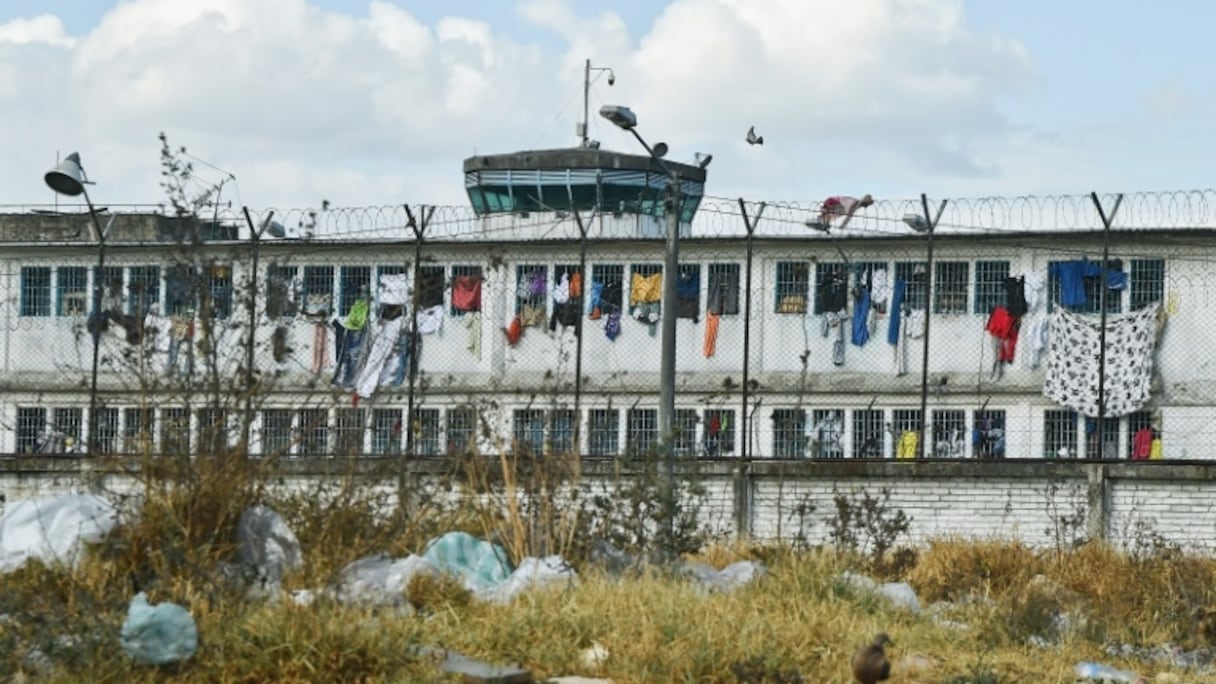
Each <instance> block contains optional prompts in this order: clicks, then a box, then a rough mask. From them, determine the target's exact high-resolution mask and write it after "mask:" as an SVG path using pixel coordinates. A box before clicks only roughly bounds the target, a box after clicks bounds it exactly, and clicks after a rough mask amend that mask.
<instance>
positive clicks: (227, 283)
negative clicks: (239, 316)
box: [205, 261, 233, 318]
mask: <svg viewBox="0 0 1216 684" xmlns="http://www.w3.org/2000/svg"><path fill="white" fill-rule="evenodd" d="M205 280H206V286H207V289H206V291H205V293H206V294H207V296H208V297H209V298H210V300H209V301H208V302H207V307H208V313H209V314H210V315H211V316H212V317H214V318H228V317H229V316H231V315H232V293H233V290H232V264H227V263H221V262H216V261H212V262H211V265H210V266H209V267H208V269H207V277H206V279H205Z"/></svg>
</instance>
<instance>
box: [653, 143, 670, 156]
mask: <svg viewBox="0 0 1216 684" xmlns="http://www.w3.org/2000/svg"><path fill="white" fill-rule="evenodd" d="M654 156H656V157H658V158H659V159H662V158H663V157H666V156H667V143H665V142H657V143H655V144H654Z"/></svg>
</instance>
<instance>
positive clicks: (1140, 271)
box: [1128, 259, 1165, 311]
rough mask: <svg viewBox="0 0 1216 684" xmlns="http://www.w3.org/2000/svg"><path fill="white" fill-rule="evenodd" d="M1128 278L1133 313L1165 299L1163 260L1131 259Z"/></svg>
mask: <svg viewBox="0 0 1216 684" xmlns="http://www.w3.org/2000/svg"><path fill="white" fill-rule="evenodd" d="M1129 277H1130V279H1131V283H1130V284H1129V287H1130V289H1131V293H1130V297H1129V298H1130V300H1131V301H1130V304H1129V305H1128V306H1130V307H1131V309H1132V310H1133V311H1135V310H1137V309H1143V308H1144V307H1146V306H1148V305H1149V304H1152V303H1154V302H1160V301H1162V300H1164V299H1165V259H1132V260H1131V273H1130V274H1129Z"/></svg>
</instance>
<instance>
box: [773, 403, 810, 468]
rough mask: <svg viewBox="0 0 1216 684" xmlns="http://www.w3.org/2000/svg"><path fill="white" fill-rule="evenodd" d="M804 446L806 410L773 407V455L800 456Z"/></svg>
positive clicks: (802, 455)
mask: <svg viewBox="0 0 1216 684" xmlns="http://www.w3.org/2000/svg"><path fill="white" fill-rule="evenodd" d="M806 447H807V438H806V411H804V410H802V409H773V456H774V457H776V458H802V457H804V456H806Z"/></svg>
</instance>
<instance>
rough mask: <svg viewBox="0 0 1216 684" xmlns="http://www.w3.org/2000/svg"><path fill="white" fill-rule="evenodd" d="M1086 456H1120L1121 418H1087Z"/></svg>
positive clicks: (1104, 457) (1102, 457)
mask: <svg viewBox="0 0 1216 684" xmlns="http://www.w3.org/2000/svg"><path fill="white" fill-rule="evenodd" d="M1085 458H1095V459H1097V458H1101V459H1116V458H1119V419H1118V418H1104V419H1103V420H1102V421H1101V423H1100V424H1099V421H1098V419H1097V418H1086V419H1085Z"/></svg>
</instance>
